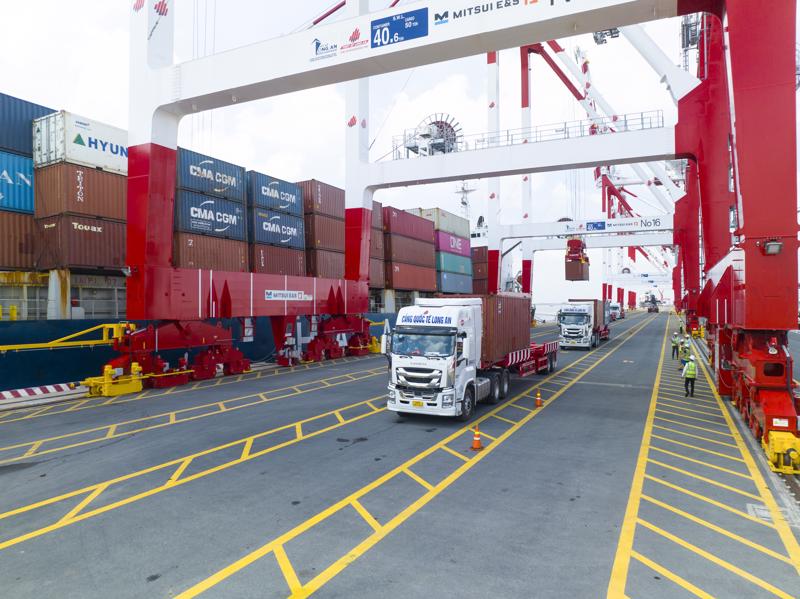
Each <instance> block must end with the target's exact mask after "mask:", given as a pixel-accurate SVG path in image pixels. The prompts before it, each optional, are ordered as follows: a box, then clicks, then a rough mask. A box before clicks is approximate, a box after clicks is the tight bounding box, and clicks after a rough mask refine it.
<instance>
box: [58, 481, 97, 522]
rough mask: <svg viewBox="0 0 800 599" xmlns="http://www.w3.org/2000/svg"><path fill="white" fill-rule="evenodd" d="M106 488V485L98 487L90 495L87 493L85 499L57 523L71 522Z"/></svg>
mask: <svg viewBox="0 0 800 599" xmlns="http://www.w3.org/2000/svg"><path fill="white" fill-rule="evenodd" d="M107 486H108V485H105V486H103V485H100V486H98V487H97V488H96V489H94V490H93V491H92V492H91V493H89V494H88V495H87V496H86V497H84V498H83V499H82V500H81V501H80V502H79V503H78V505H76V506H75V507H74V508H72V509H71V510H70V511H68V512H67V513H66V515H65V516H64V517H63V518H61V520H59V521H58V522H59V524H60V523H62V522H70V521H72V520H73V519H74V518H75V516H77V515H78V514H79V513H80V512H81V510H82V509H83V508H85V507H86V506H87V505H89V504H90V503H91V502H92V501H94V500H95V499H96V498H97V496H98V495H100V493H102V492H103V491H105V490H106V487H107Z"/></svg>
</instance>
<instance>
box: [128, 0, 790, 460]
mask: <svg viewBox="0 0 800 599" xmlns="http://www.w3.org/2000/svg"><path fill="white" fill-rule="evenodd" d="M470 6H471V5H470ZM490 6H491V7H492V10H490V11H489V12H481V13H480V14H478V13H476V12H475V11H474V10H473V9H472V8H471V7H465V8H461V7H455V8H454V5H453V3H452V2H446V1H444V0H430V1H429V2H419V3H414V4H412V5H409V6H408V7H407V9H405V10H402V9H400V8H393V9H387V10H383V11H378V12H374V13H369V14H367V10H368V3H367V2H366V0H357V1H356V0H353V1H351V2H348V3H347V4H346V7H345V9H346V10H347V13H348V17H347V18H345V19H343V20H341V21H338V22H335V23H331V24H324V25H319V26H317V27H315V28H314V29H313V30H304V31H300V32H296V33H293V34H290V35H287V36H283V37H281V38H277V39H272V40H267V41H264V42H259V43H256V44H252V45H249V46H246V47H243V48H238V49H234V50H229V51H227V52H224V53H221V54H215V55H211V56H207V57H203V58H198V59H195V60H191V61H188V62H184V63H182V64H173V37H174V18H175V14H174V13H175V8H176V7H175V3H174V2H168V1H160V2H157V3H155V2H153V1H151V2H148V3H145V2H144V1H143V0H137V1H136V2H132V13H131V14H132V16H131V27H132V32H131V85H130V89H131V103H130V149H129V162H130V167H129V179H128V262H129V267H130V277H129V278H128V316H129V317H130V318H133V319H156V320H169V321H171V322H172V323H174V325H173V326H175V327H177V329H178V330H183V329H185V327H186V326H187V325H185V323H186V322H190V321H202V320H204V319H208V318H215V317H249V316H271V317H273V318H274V319H275V320H274V325H277V327H276V328H280V324H281V323H284V324H285V323H286V322H287V319H289V318H294V317H295V316H297V315H316V314H326V313H327V314H339V315H347V314H353V313H359V312H363V311H366V309H367V294H368V292H367V284H368V283H367V279H368V276H369V275H368V272H369V237H370V223H371V214H370V212H371V210H370V207H371V201H372V194H373V192H374V191H375V190H376V189H380V188H384V187H392V186H401V185H411V184H419V183H424V182H435V181H461V180H465V179H470V178H479V177H492V176H505V175H512V174H519V175H524V174H528V175H529V174H530V173H535V172H544V171H547V170H558V169H564V168H584V167H595V166H597V165H607V164H614V163H625V162H649V161H656V160H666V159H674V158H687V159H689V160H690V166H691V165H694V166H693V167H692V168H691V169H690V173H691V178H690V177H689V175H687V183H686V185H687V191H688V192H689V193H687V198H684V199H682V200H680V201H679V202H678V203H679V204H680V203H681V202H687V200H690V201H688V202H687V204H686V206H687V212H688V214H689V216H688V217H687V219H688V220H687V221H684V222H685V223H688V224H686V225H685V226H684V227H683V229H684V230H685V231H686V232H687V234H686V238H685V239H684V242H685V243H686V244H687V245H688V244H690V243H693V240H694V242H696V241H697V231H698V229H699V227H694V228H693V226H692V223H694V222H697V221H696V220H694V219H696V218H697V217H698V210H699V211H702V227H703V245H704V255H705V265H706V267H707V268H706V283H705V286H704V287H703V289H702V292H699V293H696V305H697V313H698V314H699V315H700V316H704V317H706V318H707V319H708V322H709V324H710V325H711V327H712V329H713V356H714V366H715V371H716V377H717V384H718V386H719V387H720V389H721V391H722V392H723V394H726V395H730V396H732V397H733V398H734V400H735V401H736V402H737V404H738V405H739V407H740V409H741V410H742V411H743V413H745V415H746V417H747V418H748V421H749V423H750V425H751V427H752V428H753V430H754V433H755V434H756V435H757V436H758V437H759V438H760V439H761V440H762V443H763V444H764V447H765V448H766V450H767V453H768V456H769V458H770V462H771V464H772V466H773V467H774V468H776V469H783V470H785V471H791V470H793V469H795V470H796V469H798V468H800V443H798V437H797V434H798V431H797V427H798V418H797V417H798V405H797V402H796V400H795V399H794V396H793V393H792V378H791V366H792V364H791V358H790V356H789V354H788V352H787V350H786V346H787V344H788V335H787V332H788V330H790V329H793V328H795V327H796V325H797V312H796V310H797V230H798V227H797V216H796V191H797V183H796V180H795V162H796V140H795V127H794V124H795V75H796V69H795V63H794V61H795V10H796V7H795V4H794V3H793V2H772V1H767V0H761V1H758V0H751V1H747V2H745V1H736V0H727V1H725V0H593V1H592V0H586V1H584V2H570V1H568V0H550V1H549V2H547V1H540V2H528V1H518V0H510V1H509V2H503V3H492V4H490ZM696 12H706V13H709V14H708V16H707V17H706V21H707V24H708V27H706V28H705V29H704V30H703V35H705V36H707V37H708V44H707V46H708V51H707V53H706V56H705V57H704V59H703V60H704V64H703V67H704V70H703V75H704V78H703V80H702V83H701V84H700V85H699V86H697V87H695V88H694V89H692V90H691V91H688V93H685V95H682V96H681V97H680V98H679V99H678V115H679V121H678V124H677V126H676V127H675V128H674V129H673V128H669V127H663V126H662V127H650V128H647V129H644V128H643V129H642V130H638V131H628V132H624V133H615V134H614V135H588V136H586V137H585V138H581V139H561V140H550V141H541V142H538V143H527V144H513V143H507V144H502V143H500V140H497V141H498V143H497V144H491V145H490V146H489V147H485V148H480V149H475V150H472V151H465V152H454V153H446V154H437V155H434V156H430V157H425V158H419V159H414V160H396V161H390V162H384V163H377V164H370V163H369V161H368V148H369V121H368V110H367V109H368V99H369V98H368V88H367V85H366V83H367V82H366V78H367V77H370V76H372V75H378V74H382V73H388V72H393V71H397V70H401V69H408V68H413V67H417V66H420V65H425V64H432V63H436V62H441V61H445V60H451V59H455V58H461V57H466V56H474V55H483V54H487V53H490V52H494V51H497V50H501V49H506V48H520V47H524V46H528V45H531V44H536V43H544V42H547V41H548V40H553V39H557V38H560V37H567V36H573V35H577V34H581V33H593V32H597V31H608V30H612V29H614V28H622V27H624V26H627V25H633V24H636V23H641V22H645V21H649V20H654V19H661V18H667V17H674V16H679V15H685V14H689V13H696ZM723 22H724V23H725V26H726V29H725V36H726V39H725V44H724V45H723V31H722V23H723ZM356 32H358V35H356ZM353 39H355V40H356V41H355V42H353V41H352V40H353ZM764 40H769V43H765V42H764ZM361 42H363V43H361ZM346 46H347V48H345V47H346ZM270 57H278V58H276V59H275V60H271V59H270ZM345 81H350V82H351V83H349V84H348V86H347V100H348V101H347V104H348V107H350V108H351V109H353V114H352V115H348V116H347V121H346V122H347V124H348V128H347V136H346V139H347V150H346V158H347V164H348V169H347V173H346V175H347V197H346V202H347V206H348V209H347V212H346V220H345V227H346V239H347V243H346V270H345V272H346V279H347V280H324V279H311V278H305V277H282V276H271V275H258V274H249V273H228V272H211V271H198V270H187V269H176V268H173V267H172V265H171V261H170V257H171V256H170V255H171V250H170V242H169V240H170V239H171V235H172V219H173V196H174V191H173V190H174V187H175V168H176V145H177V143H176V142H177V131H178V124H179V122H180V120H181V118H183V117H184V116H186V115H190V114H195V113H199V112H202V111H205V110H210V109H213V108H219V107H223V106H230V105H232V104H236V103H241V102H248V101H252V100H257V99H260V98H266V97H271V96H276V95H279V94H284V93H290V92H293V91H298V90H303V89H309V88H313V87H319V86H323V85H329V84H332V83H339V82H345ZM673 91H674V92H675V93H679V92H678V91H677V90H673ZM732 115H735V119H732V118H731V117H732ZM765 132H769V134H768V135H765ZM412 162H413V163H417V164H416V165H415V166H409V165H408V163H412ZM731 190H733V191H731ZM692 197H696V198H697V203H696V204H695V203H692V201H691V198H692ZM765 206H768V208H769V209H764V208H765ZM677 213H678V211H677V209H676V214H677ZM678 223H679V219H678V217H676V229H677V228H678ZM729 223H730V224H731V225H732V229H733V233H732V235H731V232H730V231H729V229H728V226H729ZM500 235H501V232H500V231H499V230H497V227H496V226H495V227H493V223H492V222H489V231H488V239H489V274H490V279H493V283H492V281H491V280H490V289H496V288H497V278H498V276H499V267H500V246H499V242H500ZM687 260H688V254H687ZM686 262H687V261H686V260H685V261H684V269H689V270H691V269H692V268H693V267H694V265H692V264H686ZM699 288H700V287H699V281H698V285H697V288H696V289H697V290H699ZM687 289H689V286H687ZM691 289H694V288H693V287H692V288H691ZM692 293H694V291H692Z"/></svg>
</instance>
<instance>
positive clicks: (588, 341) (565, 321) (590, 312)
mask: <svg viewBox="0 0 800 599" xmlns="http://www.w3.org/2000/svg"><path fill="white" fill-rule="evenodd" d="M609 320H610V314H609V309H608V303H607V302H605V301H603V300H597V299H588V300H582V299H571V300H569V303H568V304H566V305H565V306H563V307H562V308H561V311H560V312H559V313H558V324H559V326H560V328H561V336H560V337H559V340H558V341H559V347H561V349H565V348H567V347H582V348H586V349H591V348H593V347H597V345H598V344H599V343H600V341H605V340H606V339H608V336H609V329H608V322H609Z"/></svg>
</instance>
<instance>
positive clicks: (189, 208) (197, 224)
mask: <svg viewBox="0 0 800 599" xmlns="http://www.w3.org/2000/svg"><path fill="white" fill-rule="evenodd" d="M245 221H246V218H245V208H244V205H243V204H240V203H238V202H234V201H232V200H225V199H223V198H217V197H213V196H207V195H203V194H200V193H196V192H194V191H186V190H183V189H179V190H178V191H177V192H176V193H175V230H176V231H183V232H184V233H194V234H195V235H198V234H199V235H213V236H214V237H224V238H226V239H236V240H237V241H244V240H245V239H246V235H245V232H246V231H247V228H246V227H245Z"/></svg>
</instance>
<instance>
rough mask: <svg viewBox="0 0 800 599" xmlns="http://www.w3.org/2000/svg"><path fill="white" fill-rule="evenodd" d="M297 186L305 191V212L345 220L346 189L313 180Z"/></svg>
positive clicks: (301, 182)
mask: <svg viewBox="0 0 800 599" xmlns="http://www.w3.org/2000/svg"><path fill="white" fill-rule="evenodd" d="M297 185H299V186H300V189H302V190H303V212H305V213H306V214H312V213H313V214H324V215H326V216H333V217H334V218H340V219H344V189H340V188H338V187H334V186H333V185H329V184H327V183H323V182H322V181H317V180H316V179H311V180H308V181H300V182H299V183H298V184H297Z"/></svg>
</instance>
